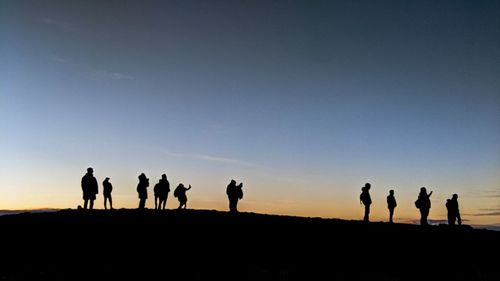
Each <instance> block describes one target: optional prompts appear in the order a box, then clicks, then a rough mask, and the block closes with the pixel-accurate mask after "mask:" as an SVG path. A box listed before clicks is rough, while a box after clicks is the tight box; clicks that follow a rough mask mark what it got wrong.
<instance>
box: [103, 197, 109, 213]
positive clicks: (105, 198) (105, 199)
mask: <svg viewBox="0 0 500 281" xmlns="http://www.w3.org/2000/svg"><path fill="white" fill-rule="evenodd" d="M107 202H108V197H106V196H104V210H107V209H108V207H107V206H106V203H107Z"/></svg>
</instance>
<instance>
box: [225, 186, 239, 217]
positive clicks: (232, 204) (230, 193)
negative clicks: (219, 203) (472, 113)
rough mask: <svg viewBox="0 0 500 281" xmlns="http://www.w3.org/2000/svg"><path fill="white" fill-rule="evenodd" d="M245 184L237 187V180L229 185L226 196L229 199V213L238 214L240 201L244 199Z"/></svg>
mask: <svg viewBox="0 0 500 281" xmlns="http://www.w3.org/2000/svg"><path fill="white" fill-rule="evenodd" d="M242 188H243V183H242V182H241V183H240V184H238V185H236V181H235V180H231V182H230V183H229V184H228V185H227V188H226V194H227V198H228V199H229V211H230V212H231V213H237V212H238V201H239V200H240V199H242V198H243V190H242Z"/></svg>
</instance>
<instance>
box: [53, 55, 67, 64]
mask: <svg viewBox="0 0 500 281" xmlns="http://www.w3.org/2000/svg"><path fill="white" fill-rule="evenodd" d="M49 59H50V60H52V61H55V62H58V63H61V64H65V63H68V62H69V60H68V59H66V58H63V57H61V56H58V55H50V56H49Z"/></svg>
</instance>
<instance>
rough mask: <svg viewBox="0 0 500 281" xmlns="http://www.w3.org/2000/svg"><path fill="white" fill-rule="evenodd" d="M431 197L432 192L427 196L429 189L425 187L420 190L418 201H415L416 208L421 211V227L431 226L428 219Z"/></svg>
mask: <svg viewBox="0 0 500 281" xmlns="http://www.w3.org/2000/svg"><path fill="white" fill-rule="evenodd" d="M431 195H432V191H431V192H430V193H429V194H427V189H426V188H425V187H421V188H420V193H419V194H418V199H417V201H415V206H416V207H417V208H418V209H419V210H420V225H429V223H428V222H427V217H428V216H429V211H430V209H431V199H430V198H431Z"/></svg>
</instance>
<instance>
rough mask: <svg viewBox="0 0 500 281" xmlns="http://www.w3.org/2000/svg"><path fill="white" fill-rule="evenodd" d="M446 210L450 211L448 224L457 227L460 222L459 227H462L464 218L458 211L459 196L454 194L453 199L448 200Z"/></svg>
mask: <svg viewBox="0 0 500 281" xmlns="http://www.w3.org/2000/svg"><path fill="white" fill-rule="evenodd" d="M446 209H447V210H448V224H449V225H455V222H456V221H458V225H462V218H461V217H460V211H459V210H458V195H457V194H453V197H452V198H451V199H447V200H446Z"/></svg>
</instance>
